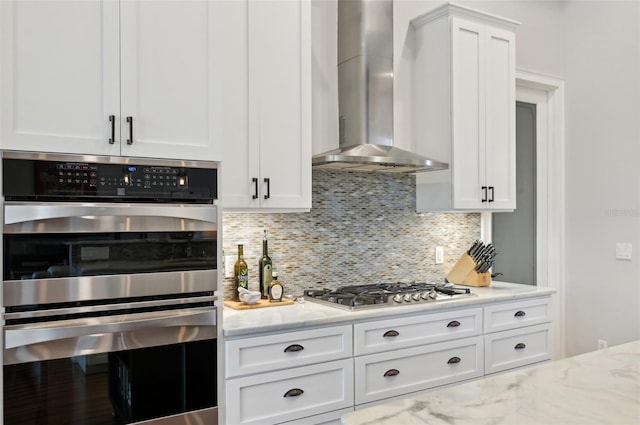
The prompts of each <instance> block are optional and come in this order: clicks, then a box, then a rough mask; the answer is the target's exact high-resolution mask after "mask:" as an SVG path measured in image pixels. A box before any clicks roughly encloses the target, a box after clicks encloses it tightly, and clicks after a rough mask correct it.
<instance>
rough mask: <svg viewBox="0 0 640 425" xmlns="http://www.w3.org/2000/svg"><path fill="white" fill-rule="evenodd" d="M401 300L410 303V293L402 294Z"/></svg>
mask: <svg viewBox="0 0 640 425" xmlns="http://www.w3.org/2000/svg"><path fill="white" fill-rule="evenodd" d="M402 300H403V301H404V302H406V303H410V302H411V294H404V296H403V297H402Z"/></svg>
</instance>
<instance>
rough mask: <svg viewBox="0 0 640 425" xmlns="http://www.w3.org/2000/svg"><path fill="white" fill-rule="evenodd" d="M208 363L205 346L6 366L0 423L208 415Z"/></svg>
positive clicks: (212, 402)
mask: <svg viewBox="0 0 640 425" xmlns="http://www.w3.org/2000/svg"><path fill="white" fill-rule="evenodd" d="M215 359H216V340H215V339H208V340H202V341H194V342H188V343H180V344H171V345H164V346H159V347H148V348H140V349H133V350H123V351H117V352H110V353H102V354H94V355H78V356H75V357H71V358H62V359H54V360H46V361H33V362H27V363H20V364H14V365H5V366H4V388H3V394H4V423H5V424H7V425H8V424H11V425H23V424H24V425H33V424H40V425H63V424H64V425H69V424H74V425H107V424H109V425H115V424H124V423H134V422H138V421H143V420H149V419H154V418H159V417H165V416H169V415H176V414H180V413H183V412H189V411H198V410H201V409H211V408H214V407H215V406H217V395H216V360H215ZM214 416H215V415H214ZM174 423H179V422H178V421H175V422H174Z"/></svg>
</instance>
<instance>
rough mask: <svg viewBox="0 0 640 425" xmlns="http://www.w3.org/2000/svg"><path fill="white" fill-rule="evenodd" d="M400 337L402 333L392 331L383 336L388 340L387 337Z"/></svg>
mask: <svg viewBox="0 0 640 425" xmlns="http://www.w3.org/2000/svg"><path fill="white" fill-rule="evenodd" d="M398 335H400V333H399V332H398V331H394V330H390V331H386V332H385V333H384V335H382V336H383V337H385V338H387V337H393V336H398Z"/></svg>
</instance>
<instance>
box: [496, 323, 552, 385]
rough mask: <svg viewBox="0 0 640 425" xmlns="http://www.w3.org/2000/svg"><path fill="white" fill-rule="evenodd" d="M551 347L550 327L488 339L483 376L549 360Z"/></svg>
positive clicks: (531, 327) (513, 332)
mask: <svg viewBox="0 0 640 425" xmlns="http://www.w3.org/2000/svg"><path fill="white" fill-rule="evenodd" d="M551 343H552V338H551V324H550V323H547V324H544V325H537V326H529V327H527V328H522V329H513V330H510V331H504V332H498V333H493V334H490V335H485V337H484V350H485V355H484V373H485V374H487V375H488V374H490V373H495V372H500V371H503V370H507V369H512V368H516V367H521V366H526V365H528V364H531V363H536V362H541V361H544V360H549V359H551V356H552V347H551Z"/></svg>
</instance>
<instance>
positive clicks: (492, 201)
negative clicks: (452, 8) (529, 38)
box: [451, 18, 516, 210]
mask: <svg viewBox="0 0 640 425" xmlns="http://www.w3.org/2000/svg"><path fill="white" fill-rule="evenodd" d="M451 31H452V45H453V54H452V73H453V77H452V85H453V86H452V96H453V101H452V103H453V121H454V125H453V159H454V165H453V174H454V177H453V182H454V188H453V194H454V200H453V202H454V206H455V208H457V209H492V210H504V209H515V207H516V202H515V196H516V192H515V187H516V186H515V180H516V177H515V176H516V174H515V166H516V164H515V102H516V99H515V35H514V34H513V32H510V31H505V30H501V29H499V28H493V27H491V26H490V25H486V24H481V23H476V22H470V21H465V20H462V19H456V18H453V19H452V21H451Z"/></svg>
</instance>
